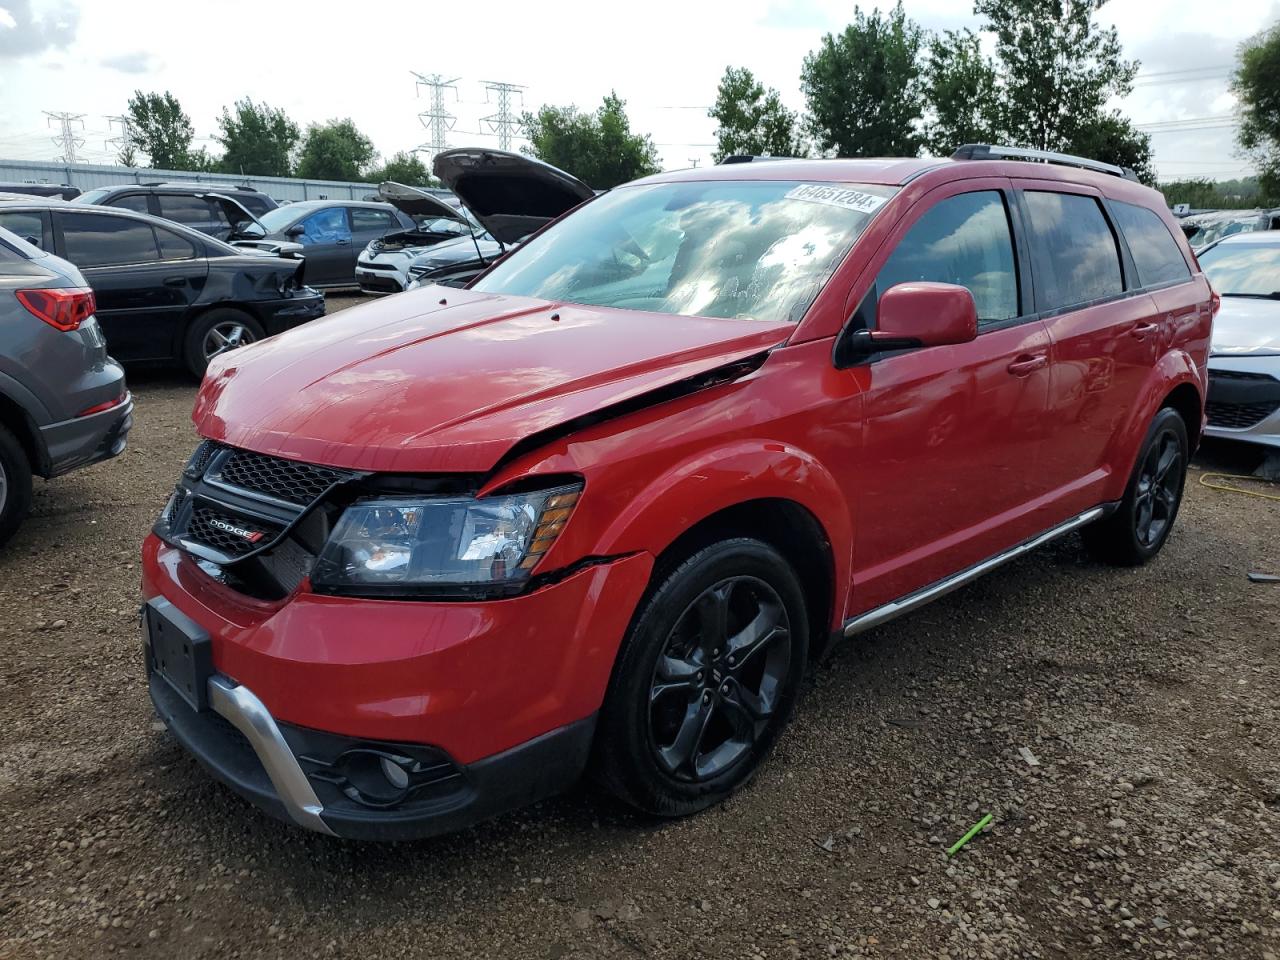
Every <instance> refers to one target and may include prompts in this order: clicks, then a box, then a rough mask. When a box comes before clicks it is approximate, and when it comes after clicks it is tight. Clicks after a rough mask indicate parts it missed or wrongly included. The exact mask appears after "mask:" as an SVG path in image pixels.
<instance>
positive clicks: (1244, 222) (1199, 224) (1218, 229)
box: [1179, 208, 1280, 254]
mask: <svg viewBox="0 0 1280 960" xmlns="http://www.w3.org/2000/svg"><path fill="white" fill-rule="evenodd" d="M1179 226H1180V227H1181V228H1182V232H1183V233H1184V234H1186V236H1187V239H1188V240H1189V241H1190V242H1191V249H1192V251H1194V252H1195V253H1196V254H1199V253H1200V251H1202V250H1205V249H1208V247H1210V246H1211V245H1212V244H1215V243H1217V242H1218V241H1219V240H1222V239H1223V238H1224V237H1232V236H1235V235H1236V234H1238V233H1254V232H1255V231H1259V230H1276V229H1280V208H1276V209H1270V210H1209V211H1205V212H1202V213H1194V214H1190V215H1188V216H1185V217H1183V218H1182V219H1181V220H1180V221H1179Z"/></svg>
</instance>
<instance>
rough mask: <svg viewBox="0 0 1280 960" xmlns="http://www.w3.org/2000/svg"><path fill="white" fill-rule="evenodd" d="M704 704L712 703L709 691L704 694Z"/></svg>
mask: <svg viewBox="0 0 1280 960" xmlns="http://www.w3.org/2000/svg"><path fill="white" fill-rule="evenodd" d="M702 702H703V703H710V702H711V691H709V690H708V691H707V692H706V693H704V694H703V695H702Z"/></svg>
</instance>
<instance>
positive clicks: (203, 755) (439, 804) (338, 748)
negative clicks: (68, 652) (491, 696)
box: [148, 657, 595, 840]
mask: <svg viewBox="0 0 1280 960" xmlns="http://www.w3.org/2000/svg"><path fill="white" fill-rule="evenodd" d="M148 667H150V658H149V657H148ZM148 683H149V688H150V694H151V702H152V703H153V704H154V705H155V708H156V712H157V713H158V714H159V715H160V717H161V719H162V720H163V721H164V723H165V726H167V727H168V728H169V731H170V732H171V733H172V734H173V735H174V738H175V739H176V740H177V741H178V742H179V743H180V744H182V746H183V747H185V748H186V749H187V750H189V751H190V752H191V753H192V754H193V755H194V756H195V757H196V759H197V760H199V761H200V763H201V765H202V766H203V767H204V768H205V769H206V770H208V771H209V772H210V773H211V774H212V775H213V776H214V777H215V778H216V779H218V780H220V781H222V782H223V783H224V784H226V785H227V786H229V787H230V788H231V789H232V790H234V791H235V792H236V793H238V794H240V795H241V796H242V797H244V798H245V799H247V800H249V801H250V802H251V803H253V804H254V805H255V806H257V807H258V808H260V809H262V810H264V811H266V812H267V813H269V814H271V815H272V816H274V817H276V818H277V819H280V820H284V821H286V822H292V823H295V824H297V825H299V826H302V827H306V828H307V829H308V830H314V831H316V832H318V833H324V834H329V835H331V836H338V837H346V838H348V839H353V840H409V839H419V838H422V837H428V836H435V835H438V834H442V833H448V832H451V831H454V830H460V829H462V828H464V827H467V826H470V825H471V824H474V823H477V822H479V821H481V820H485V819H488V818H490V817H493V816H497V815H498V814H501V813H505V812H507V811H509V810H514V809H517V808H519V807H523V806H527V805H528V804H530V803H534V802H536V801H538V800H542V799H544V798H546V797H549V796H554V795H555V794H557V793H560V792H562V791H563V790H565V789H567V788H568V787H570V786H572V785H573V784H574V783H575V782H576V781H577V780H578V779H579V777H581V775H582V771H583V769H584V768H585V766H586V762H587V756H588V754H589V753H590V750H591V737H592V734H593V733H594V731H595V717H594V715H593V716H590V717H587V718H584V719H583V720H580V721H578V722H576V723H572V724H569V725H568V726H566V727H564V728H561V729H559V730H554V731H551V732H550V733H548V734H545V735H544V736H541V737H537V738H535V739H534V740H532V741H530V742H528V743H525V744H521V745H520V746H518V747H514V748H513V749H511V750H507V751H504V752H503V753H502V754H499V755H497V756H494V757H490V758H487V759H485V760H482V761H479V762H477V763H474V764H471V765H469V766H465V767H464V766H460V765H458V764H456V763H455V762H453V760H452V759H451V758H449V757H447V756H446V755H444V754H443V753H440V752H439V751H430V750H429V749H428V750H424V749H423V748H421V747H418V746H415V745H412V744H395V743H381V742H368V741H361V740H355V739H352V738H349V737H341V736H335V735H332V734H326V733H321V732H319V731H315V730H307V729H305V728H301V727H292V726H290V725H287V724H279V723H277V722H276V720H275V718H274V717H272V715H271V713H270V711H269V710H267V708H266V706H265V704H263V703H262V701H261V700H260V699H258V697H257V696H256V695H255V694H254V693H253V692H252V691H251V690H249V688H248V687H245V686H243V685H240V684H237V683H236V682H235V681H233V680H230V679H229V678H227V677H224V676H222V675H215V676H213V677H211V678H210V680H209V706H210V709H209V710H206V711H202V712H197V711H195V710H193V709H192V708H191V707H190V706H188V705H187V703H186V702H185V701H184V700H183V699H182V698H181V697H180V696H179V695H178V694H177V693H176V692H175V691H174V689H173V688H172V687H171V686H170V685H169V684H168V682H166V681H165V680H164V679H163V678H162V677H161V676H160V675H159V674H157V673H154V672H152V673H150V677H149V681H148ZM423 754H427V755H428V760H427V763H426V764H422V765H423V766H425V767H426V771H427V772H426V776H425V777H424V779H423V782H422V783H420V784H418V785H417V787H416V789H415V790H414V792H413V793H412V794H411V795H410V796H409V797H407V798H406V799H405V800H404V801H403V802H401V803H399V804H396V805H395V806H394V807H377V806H370V805H369V804H368V803H362V802H361V801H360V800H359V799H356V798H358V797H359V796H361V793H360V790H359V781H358V780H356V781H355V782H353V778H354V777H355V775H352V777H349V776H347V775H346V774H345V773H344V772H342V771H343V770H344V769H345V768H346V766H347V765H348V764H350V763H351V762H352V761H351V760H350V759H349V758H355V761H354V762H355V763H360V762H362V761H364V760H366V759H368V758H371V757H382V756H390V757H400V758H403V757H405V756H406V755H408V756H410V757H415V758H416V756H421V755H423ZM431 754H434V756H432V755H431ZM432 761H434V762H432ZM428 764H429V765H428ZM375 775H376V774H375Z"/></svg>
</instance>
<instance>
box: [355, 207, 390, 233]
mask: <svg viewBox="0 0 1280 960" xmlns="http://www.w3.org/2000/svg"><path fill="white" fill-rule="evenodd" d="M394 223H395V221H393V220H392V219H391V214H389V213H388V212H387V211H385V210H370V209H369V208H368V207H352V208H351V229H352V230H354V231H355V232H356V233H360V232H361V231H364V230H380V231H386V230H390V229H391V228H392V226H394Z"/></svg>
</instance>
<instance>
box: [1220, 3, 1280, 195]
mask: <svg viewBox="0 0 1280 960" xmlns="http://www.w3.org/2000/svg"><path fill="white" fill-rule="evenodd" d="M1231 91H1232V93H1234V94H1235V95H1236V97H1237V98H1238V99H1239V101H1240V132H1239V134H1238V137H1239V142H1240V146H1241V147H1243V148H1244V149H1245V150H1246V151H1247V152H1248V153H1249V155H1250V156H1251V157H1252V158H1253V160H1254V162H1255V163H1257V165H1258V173H1259V177H1258V179H1259V181H1260V184H1261V187H1262V192H1263V194H1264V195H1265V197H1266V198H1267V200H1268V202H1269V201H1271V200H1277V201H1280V23H1276V24H1273V25H1272V26H1271V27H1270V28H1268V29H1267V30H1264V31H1263V32H1262V33H1260V34H1258V35H1257V36H1255V37H1252V38H1250V39H1249V40H1246V41H1245V42H1244V43H1243V44H1241V45H1240V65H1239V67H1238V68H1237V69H1236V72H1235V75H1234V76H1233V77H1232V79H1231Z"/></svg>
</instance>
